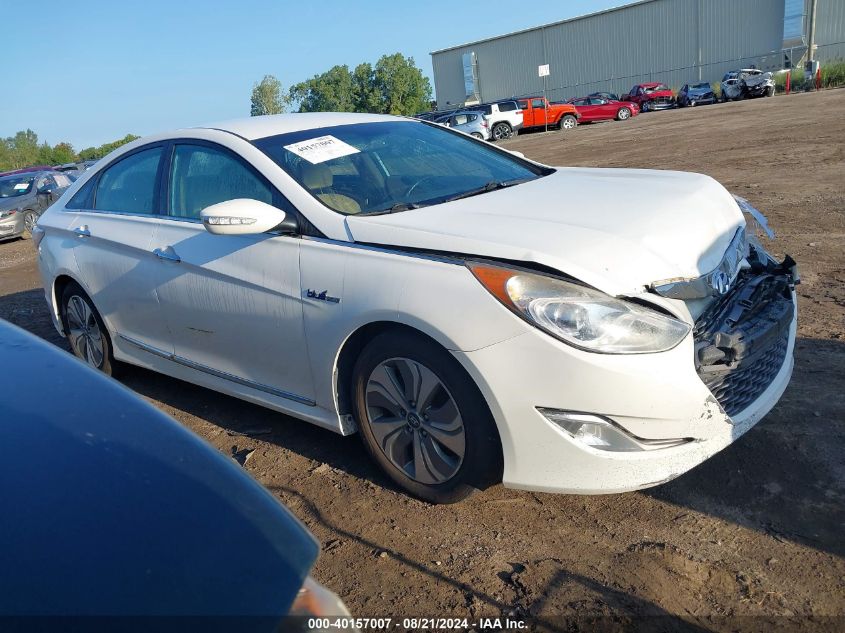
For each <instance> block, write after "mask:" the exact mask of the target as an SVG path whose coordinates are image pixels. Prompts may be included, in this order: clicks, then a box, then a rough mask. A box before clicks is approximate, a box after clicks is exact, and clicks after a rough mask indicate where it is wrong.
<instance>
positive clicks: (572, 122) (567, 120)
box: [560, 114, 578, 130]
mask: <svg viewBox="0 0 845 633" xmlns="http://www.w3.org/2000/svg"><path fill="white" fill-rule="evenodd" d="M577 125H578V119H576V118H575V117H574V116H572V115H571V114H564V115H563V117H562V118H561V120H560V129H561V130H572V129H574V128H575V127H576V126H577Z"/></svg>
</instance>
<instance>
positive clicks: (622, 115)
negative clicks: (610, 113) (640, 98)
mask: <svg viewBox="0 0 845 633" xmlns="http://www.w3.org/2000/svg"><path fill="white" fill-rule="evenodd" d="M630 116H631V112H630V110H628V108H622V109H621V110H619V120H620V121H624V120H625V119H627V118H628V117H630Z"/></svg>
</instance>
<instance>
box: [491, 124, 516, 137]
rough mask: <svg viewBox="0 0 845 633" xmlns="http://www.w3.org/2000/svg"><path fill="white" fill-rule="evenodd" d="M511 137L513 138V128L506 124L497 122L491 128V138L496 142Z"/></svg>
mask: <svg viewBox="0 0 845 633" xmlns="http://www.w3.org/2000/svg"><path fill="white" fill-rule="evenodd" d="M511 136H513V128H512V127H511V126H510V125H509V124H508V123H504V122H499V123H497V124H496V125H494V126H493V138H494V139H496V140H497V141H503V140H505V139H506V138H510V137H511Z"/></svg>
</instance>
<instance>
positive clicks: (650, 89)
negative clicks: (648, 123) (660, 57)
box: [619, 81, 675, 112]
mask: <svg viewBox="0 0 845 633" xmlns="http://www.w3.org/2000/svg"><path fill="white" fill-rule="evenodd" d="M619 99H620V101H633V102H634V103H636V104H637V105H638V106H640V111H641V112H649V111H651V110H667V109H669V108H674V107H675V93H673V92H672V91H671V90H670V89H669V87H668V86H666V85H665V84H662V83H659V82H656V81H653V82H651V83H647V84H637V85H636V86H634V87H633V88H631V92H629V93H628V94H626V95H625V96H623V97H620V98H619Z"/></svg>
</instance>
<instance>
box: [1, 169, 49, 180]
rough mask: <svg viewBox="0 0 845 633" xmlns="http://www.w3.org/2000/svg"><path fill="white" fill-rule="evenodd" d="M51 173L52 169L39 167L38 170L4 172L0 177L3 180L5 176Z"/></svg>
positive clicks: (36, 176) (27, 176)
mask: <svg viewBox="0 0 845 633" xmlns="http://www.w3.org/2000/svg"><path fill="white" fill-rule="evenodd" d="M51 173H53V170H52V169H40V170H38V171H15V172H11V173H6V174H0V179H2V180H5V179H6V178H21V177H25V178H38V176H40V175H41V174H51Z"/></svg>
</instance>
